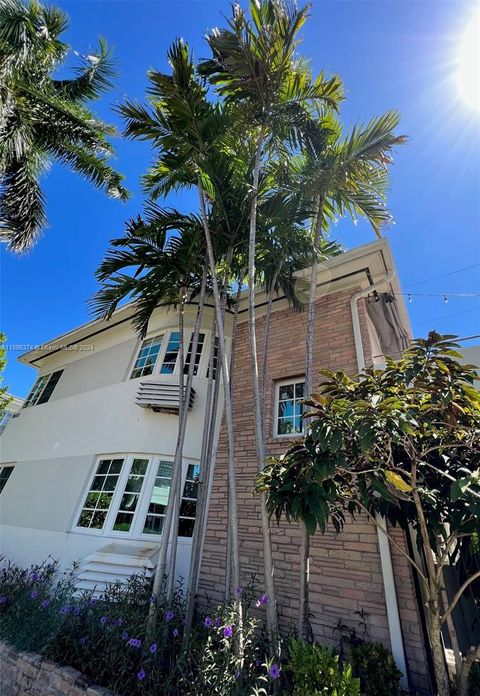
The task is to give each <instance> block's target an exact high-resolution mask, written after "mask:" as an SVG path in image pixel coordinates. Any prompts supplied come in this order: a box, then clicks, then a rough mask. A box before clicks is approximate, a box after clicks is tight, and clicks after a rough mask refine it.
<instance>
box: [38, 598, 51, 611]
mask: <svg viewBox="0 0 480 696" xmlns="http://www.w3.org/2000/svg"><path fill="white" fill-rule="evenodd" d="M49 604H50V600H48V599H44V600H43V602H42V603H41V604H40V606H41V607H42V609H46V608H47V607H48V605H49Z"/></svg>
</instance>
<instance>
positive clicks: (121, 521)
mask: <svg viewBox="0 0 480 696" xmlns="http://www.w3.org/2000/svg"><path fill="white" fill-rule="evenodd" d="M132 521H133V513H128V512H119V513H118V515H117V517H116V519H115V524H114V525H113V529H114V530H115V531H116V532H129V531H130V527H131V526H132Z"/></svg>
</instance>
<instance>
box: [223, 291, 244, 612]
mask: <svg viewBox="0 0 480 696" xmlns="http://www.w3.org/2000/svg"><path fill="white" fill-rule="evenodd" d="M242 284H243V278H242V279H241V280H239V284H238V288H237V294H236V297H235V307H234V310H233V322H232V342H231V348H230V394H231V399H232V409H233V390H234V386H235V382H234V380H235V364H236V362H235V357H236V349H237V325H238V307H239V304H240V295H241V293H242ZM227 485H228V482H227ZM231 598H232V530H231V529H230V524H229V523H228V521H227V543H226V546H225V600H226V601H227V602H229V601H230V600H231Z"/></svg>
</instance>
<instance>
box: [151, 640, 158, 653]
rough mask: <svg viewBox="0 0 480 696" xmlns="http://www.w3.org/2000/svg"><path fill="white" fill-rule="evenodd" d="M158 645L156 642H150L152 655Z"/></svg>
mask: <svg viewBox="0 0 480 696" xmlns="http://www.w3.org/2000/svg"><path fill="white" fill-rule="evenodd" d="M157 649H158V646H157V644H156V643H152V644H151V646H150V652H151V653H152V655H154V654H155V653H156V652H157Z"/></svg>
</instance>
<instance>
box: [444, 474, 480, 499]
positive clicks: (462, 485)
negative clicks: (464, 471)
mask: <svg viewBox="0 0 480 696" xmlns="http://www.w3.org/2000/svg"><path fill="white" fill-rule="evenodd" d="M474 482H475V478H474V477H473V476H465V477H464V478H461V479H458V480H457V481H455V482H454V483H452V488H451V489H450V500H451V501H452V502H453V503H456V502H457V500H460V498H461V497H462V496H463V495H464V494H465V491H467V490H468V487H469V486H471V485H472V483H474Z"/></svg>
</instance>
